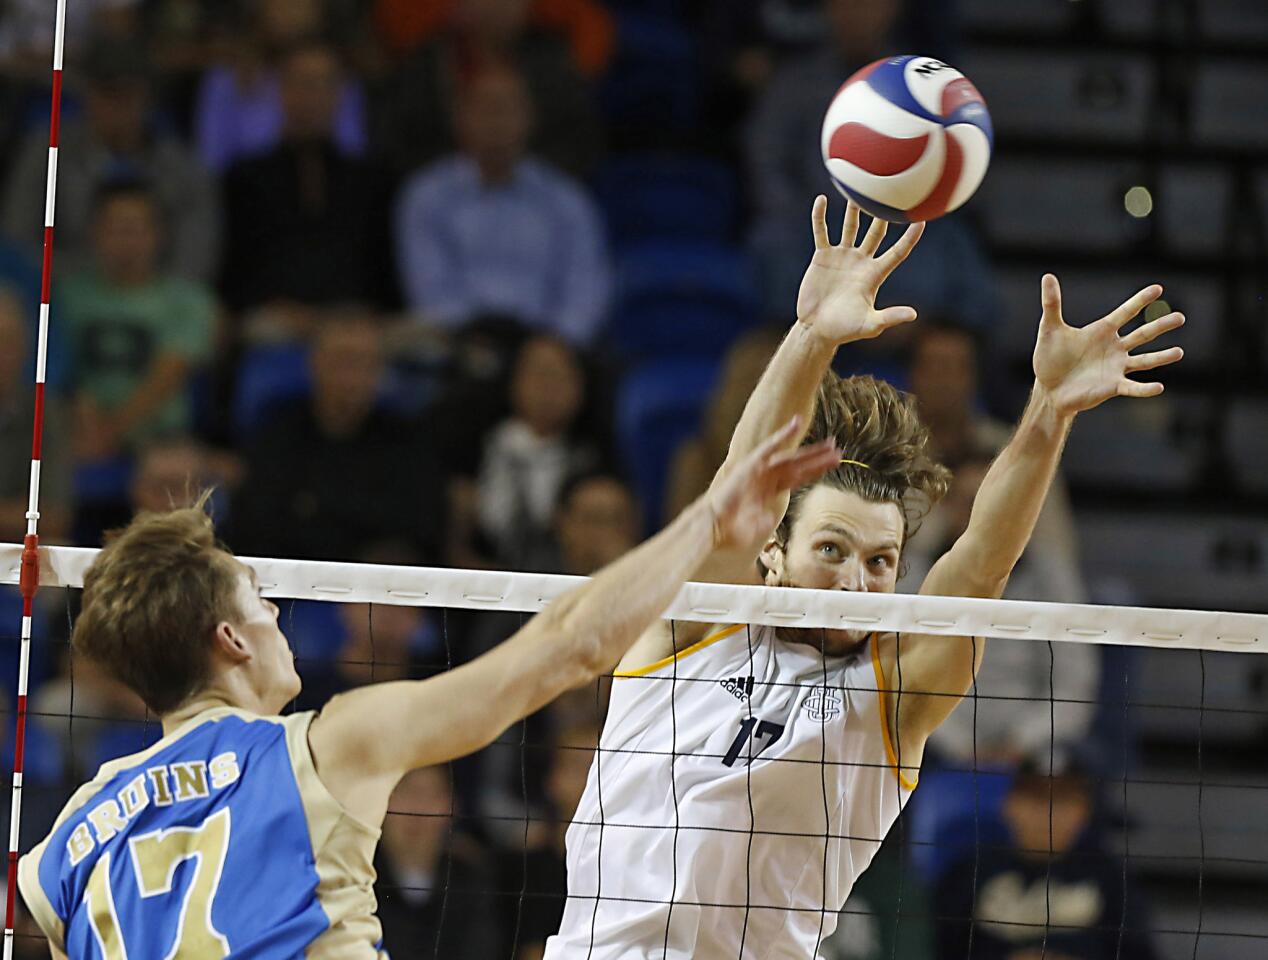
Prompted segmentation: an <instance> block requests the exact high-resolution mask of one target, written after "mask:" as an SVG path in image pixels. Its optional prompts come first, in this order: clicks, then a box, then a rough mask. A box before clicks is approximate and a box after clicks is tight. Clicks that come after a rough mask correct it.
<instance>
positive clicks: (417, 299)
mask: <svg viewBox="0 0 1268 960" xmlns="http://www.w3.org/2000/svg"><path fill="white" fill-rule="evenodd" d="M532 113H533V105H532V102H531V100H530V99H529V94H528V89H527V87H526V86H525V83H524V79H523V77H522V76H520V75H519V74H518V73H516V72H515V71H513V70H511V69H508V68H497V69H488V70H485V71H484V72H482V73H481V74H480V75H479V76H478V77H476V78H474V79H473V80H472V81H471V83H470V84H469V85H468V86H466V87H465V88H464V89H463V91H462V92H461V93H460V94H459V106H458V127H459V133H460V140H461V143H462V152H460V153H459V154H457V155H455V156H453V157H450V158H448V159H446V160H441V161H439V162H438V163H436V164H434V165H432V166H430V167H426V168H424V169H423V170H420V171H419V172H418V173H416V174H415V175H414V176H413V177H411V178H410V180H409V181H408V182H407V183H406V185H405V187H404V189H403V191H402V193H401V197H400V200H399V205H398V208H397V213H396V238H397V240H396V242H397V250H396V252H397V258H398V260H399V264H400V273H401V278H402V283H403V285H404V288H405V294H406V300H407V301H408V303H409V306H410V307H411V308H412V309H413V310H414V311H416V312H418V313H419V314H420V315H421V316H422V317H423V318H424V319H425V320H427V321H429V322H432V323H436V324H439V325H440V326H443V327H449V328H453V327H458V326H461V325H462V324H464V323H465V322H467V321H468V320H470V319H471V318H472V317H474V316H476V315H478V314H481V313H503V314H509V315H512V316H517V317H519V318H520V319H521V320H523V321H524V322H525V323H527V324H529V325H530V326H532V327H535V328H538V329H543V330H548V331H551V332H553V333H556V334H558V335H559V336H561V337H564V338H566V339H568V340H570V341H571V342H573V343H574V344H578V345H585V344H588V343H590V342H591V341H592V340H593V339H594V337H595V335H596V334H597V333H598V331H599V328H600V326H601V324H602V322H603V320H604V313H605V311H606V309H607V305H608V297H609V292H610V291H609V288H610V270H609V266H608V260H607V252H606V250H605V242H604V236H603V227H602V224H601V222H600V219H599V213H598V211H597V209H596V208H595V206H594V203H593V202H592V201H591V200H590V198H589V197H588V196H587V195H586V194H585V192H584V191H583V190H582V188H581V186H580V184H578V183H576V182H574V181H572V180H570V179H569V178H568V177H567V176H565V175H564V174H562V173H560V172H559V171H558V170H556V169H554V168H552V167H551V166H549V165H548V164H546V163H544V162H542V161H540V160H537V159H535V158H533V157H530V156H528V155H527V154H526V152H525V151H526V149H527V145H528V144H527V135H528V131H529V129H530V127H531V125H532Z"/></svg>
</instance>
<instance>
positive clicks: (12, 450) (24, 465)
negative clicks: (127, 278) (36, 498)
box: [0, 287, 70, 543]
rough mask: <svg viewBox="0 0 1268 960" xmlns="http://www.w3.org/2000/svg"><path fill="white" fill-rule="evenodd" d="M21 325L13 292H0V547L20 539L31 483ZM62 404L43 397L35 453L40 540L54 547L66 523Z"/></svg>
mask: <svg viewBox="0 0 1268 960" xmlns="http://www.w3.org/2000/svg"><path fill="white" fill-rule="evenodd" d="M28 339H29V337H28V335H27V322H26V318H25V317H23V316H22V301H21V300H20V299H19V296H18V294H17V292H16V291H14V290H12V289H9V288H7V287H0V541H3V542H5V543H19V542H20V541H21V540H22V537H23V536H24V535H25V534H26V507H27V495H28V493H29V491H30V481H31V429H32V427H33V426H34V423H35V377H34V371H33V369H32V367H31V365H30V363H29V362H28V358H29V356H30V349H29V347H28V344H27V341H28ZM66 426H67V425H66V421H65V419H64V412H63V409H62V400H61V398H60V397H59V396H57V395H56V394H54V393H52V392H48V393H45V395H44V438H45V439H44V446H43V448H42V449H41V451H40V454H41V455H40V536H41V538H42V539H44V540H47V541H48V542H49V543H57V542H59V541H61V540H62V539H63V538H64V537H65V536H66V533H67V531H68V528H69V521H70V472H69V467H68V459H69V458H68V457H67V453H68V445H69V440H70V437H69V434H68V433H67V432H66Z"/></svg>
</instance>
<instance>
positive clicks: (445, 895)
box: [374, 766, 505, 960]
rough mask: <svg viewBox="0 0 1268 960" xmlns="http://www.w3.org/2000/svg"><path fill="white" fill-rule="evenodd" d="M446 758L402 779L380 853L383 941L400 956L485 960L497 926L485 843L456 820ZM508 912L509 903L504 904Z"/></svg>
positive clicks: (377, 868) (377, 864)
mask: <svg viewBox="0 0 1268 960" xmlns="http://www.w3.org/2000/svg"><path fill="white" fill-rule="evenodd" d="M453 803H454V798H453V791H452V788H451V785H450V772H449V768H448V767H446V766H438V767H423V768H422V769H420V770H414V771H413V772H411V773H408V774H406V775H405V777H404V779H402V780H401V782H400V783H399V784H398V785H397V787H396V790H395V791H394V792H393V794H392V799H391V801H390V802H389V804H388V812H387V816H386V817H385V818H384V820H383V838H382V840H381V841H380V843H379V847H378V852H377V853H376V855H375V858H374V868H375V871H376V872H377V874H378V880H377V881H376V882H375V884H374V894H375V897H376V898H377V900H378V917H379V921H380V922H381V923H382V925H383V949H384V950H385V951H386V952H389V953H391V955H392V956H394V957H444V958H446V960H451V958H452V960H486V958H488V957H492V956H495V950H496V943H497V935H498V926H497V923H496V922H495V919H494V918H495V916H498V915H499V914H496V913H495V912H494V911H495V908H498V907H502V908H505V904H502V903H498V902H495V900H494V897H493V895H492V890H493V886H492V883H493V880H492V875H491V870H490V869H489V866H488V864H487V860H486V858H485V855H484V853H483V851H482V850H480V848H479V847H478V846H476V845H475V843H474V842H473V841H471V840H470V839H469V838H468V837H467V836H466V835H465V834H462V833H457V832H455V830H454V826H453ZM503 912H504V911H503Z"/></svg>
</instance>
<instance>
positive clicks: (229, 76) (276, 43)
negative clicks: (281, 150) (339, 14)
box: [194, 0, 367, 173]
mask: <svg viewBox="0 0 1268 960" xmlns="http://www.w3.org/2000/svg"><path fill="white" fill-rule="evenodd" d="M252 7H253V8H252V9H249V10H248V9H244V10H243V11H241V12H240V16H241V18H242V20H243V21H244V22H241V23H239V24H238V27H239V28H240V29H241V30H242V32H244V33H245V34H246V37H245V38H244V42H242V43H238V44H235V45H234V46H233V58H232V60H230V61H229V62H226V63H222V64H220V65H218V66H213V67H212V68H211V69H209V70H208V71H207V72H206V73H205V74H204V75H203V79H202V83H201V84H200V85H199V89H198V99H197V103H196V105H195V108H194V127H195V138H196V140H197V147H198V154H199V156H200V157H201V158H202V161H203V164H204V165H205V166H206V167H207V168H208V169H210V170H214V171H216V172H217V173H220V172H223V171H224V170H226V169H228V167H229V165H230V164H232V163H233V161H235V160H237V159H239V158H241V157H245V156H250V155H251V154H253V153H262V152H264V151H265V150H269V149H271V148H273V147H275V146H277V144H278V143H279V142H280V141H281V139H282V136H283V132H284V128H285V125H286V117H285V111H284V109H283V105H282V91H281V84H280V79H279V77H278V60H279V59H280V57H281V55H282V54H284V53H285V52H286V51H287V50H288V49H290V48H291V47H293V46H294V45H295V44H296V43H298V42H300V41H303V40H305V39H311V38H313V37H318V36H326V35H329V27H328V25H327V24H326V23H325V22H324V20H325V17H324V12H323V10H322V8H321V6H320V5H319V4H317V3H313V2H306V3H303V2H301V3H298V4H296V3H293V2H290V0H285V2H281V0H269V2H264V3H260V4H258V5H252ZM332 137H333V139H334V142H335V145H336V146H337V147H338V148H339V150H340V151H342V152H343V153H344V154H346V155H350V156H358V155H360V154H363V153H364V152H365V150H366V140H367V135H366V108H365V91H364V90H363V89H362V87H361V84H360V82H358V81H357V80H356V79H355V78H353V77H351V76H348V75H346V74H345V75H344V76H343V77H342V81H341V83H340V87H339V91H338V106H337V111H336V113H335V119H334V129H333V131H332Z"/></svg>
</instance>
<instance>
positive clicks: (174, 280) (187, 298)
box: [158, 275, 215, 311]
mask: <svg viewBox="0 0 1268 960" xmlns="http://www.w3.org/2000/svg"><path fill="white" fill-rule="evenodd" d="M158 291H159V293H160V294H161V295H162V296H163V297H164V298H165V299H167V300H171V301H174V302H175V303H176V304H178V305H180V306H181V307H184V308H186V309H188V308H196V309H199V310H202V311H209V310H211V309H212V308H213V306H214V304H215V299H214V298H213V297H212V295H211V291H210V290H209V289H208V288H207V287H206V286H204V285H203V284H201V283H198V282H196V281H194V280H187V279H185V278H184V277H178V276H172V275H169V276H165V277H163V279H162V280H160V281H159V284H158Z"/></svg>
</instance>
